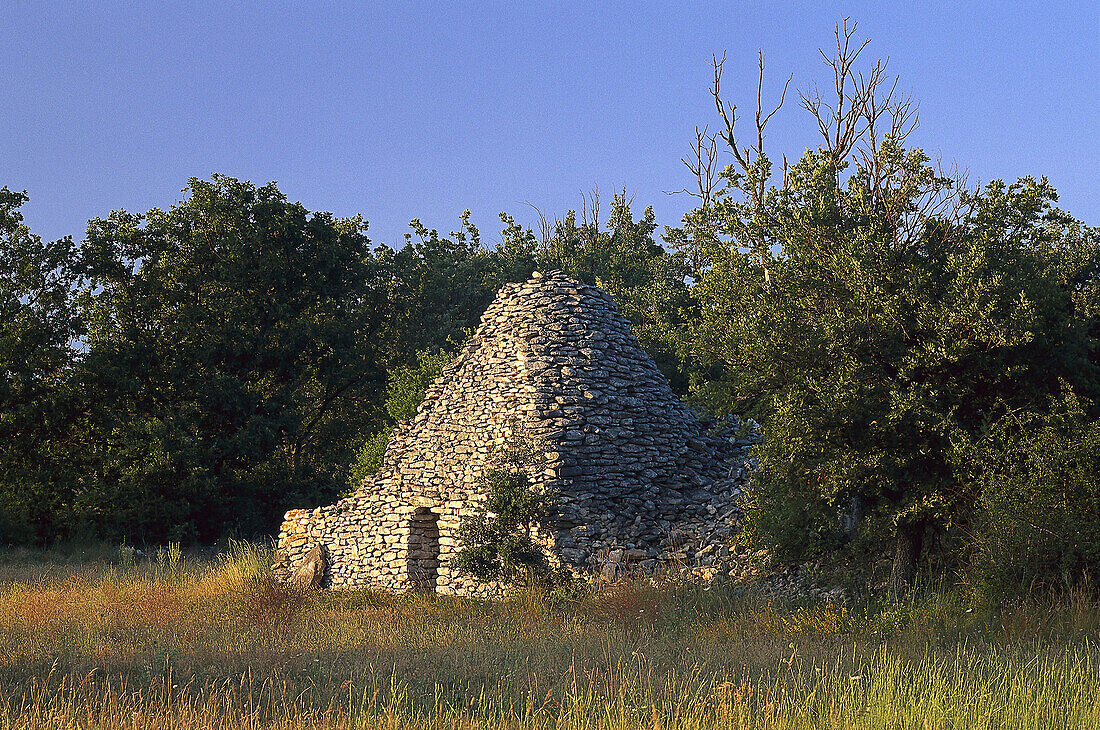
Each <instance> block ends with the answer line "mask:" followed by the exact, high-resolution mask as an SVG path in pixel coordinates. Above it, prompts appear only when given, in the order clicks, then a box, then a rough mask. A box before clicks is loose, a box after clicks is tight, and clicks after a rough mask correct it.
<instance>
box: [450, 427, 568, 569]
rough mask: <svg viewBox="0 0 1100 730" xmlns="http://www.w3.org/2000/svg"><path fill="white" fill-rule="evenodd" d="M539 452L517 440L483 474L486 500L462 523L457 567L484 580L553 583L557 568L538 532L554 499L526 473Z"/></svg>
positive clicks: (528, 444)
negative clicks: (524, 580) (538, 489)
mask: <svg viewBox="0 0 1100 730" xmlns="http://www.w3.org/2000/svg"><path fill="white" fill-rule="evenodd" d="M539 456H541V452H540V451H539V450H538V449H536V448H534V447H533V446H532V445H531V444H530V443H528V442H525V441H523V440H516V441H514V442H512V443H510V444H508V445H507V446H506V447H505V448H504V449H503V450H502V452H501V454H500V455H499V464H498V465H497V466H494V467H492V468H490V469H488V470H486V472H485V474H484V475H483V476H482V477H481V479H480V481H479V487H480V491H482V492H484V493H485V501H483V502H482V503H481V504H480V505H478V507H477V509H476V512H475V514H474V515H472V516H469V517H464V518H463V520H462V524H461V525H460V526H459V531H458V538H459V541H460V543H461V544H462V548H461V549H460V550H459V552H458V554H457V555H456V556H455V560H454V566H455V567H456V568H457V569H458V570H459V571H461V572H463V573H467V574H469V575H472V576H473V577H474V578H476V579H477V580H479V581H481V582H483V583H488V582H490V581H495V580H499V581H503V582H505V583H514V582H516V581H517V580H518V579H521V578H527V579H529V580H531V579H533V580H534V581H537V582H544V583H545V582H548V581H550V579H551V578H552V574H553V569H552V567H551V565H550V561H549V560H548V559H547V557H546V554H545V552H544V551H543V549H542V548H541V547H540V546H539V545H538V543H537V542H536V540H535V536H534V531H535V530H536V529H537V527H538V526H539V525H541V524H544V523H545V521H546V518H547V516H548V514H549V513H550V508H551V505H552V500H551V498H550V496H549V495H547V494H545V493H543V492H539V491H536V490H535V488H534V486H533V485H532V483H531V479H530V477H529V476H528V475H527V471H526V469H527V468H528V467H529V466H531V465H533V464H534V463H536V462H537V461H538V457H539Z"/></svg>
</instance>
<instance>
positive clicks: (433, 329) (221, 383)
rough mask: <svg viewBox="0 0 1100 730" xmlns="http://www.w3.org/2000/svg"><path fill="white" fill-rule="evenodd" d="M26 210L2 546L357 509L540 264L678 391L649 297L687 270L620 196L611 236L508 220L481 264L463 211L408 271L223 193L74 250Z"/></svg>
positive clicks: (7, 383) (10, 214)
mask: <svg viewBox="0 0 1100 730" xmlns="http://www.w3.org/2000/svg"><path fill="white" fill-rule="evenodd" d="M25 200H26V196H25V195H24V194H22V193H16V192H12V191H10V190H8V189H7V188H4V189H3V191H0V215H2V218H0V231H2V233H0V257H2V259H0V265H2V267H3V279H2V280H0V307H2V314H3V317H2V322H3V324H2V325H0V337H2V340H0V343H2V344H0V357H2V360H0V375H2V381H0V388H2V390H0V430H2V431H0V529H2V530H3V540H4V541H5V542H48V541H51V540H55V539H58V538H60V537H66V536H71V535H73V534H74V533H92V534H95V535H98V536H100V537H103V538H106V539H112V540H122V539H126V540H131V541H139V542H140V541H149V542H163V541H165V540H183V541H213V540H215V539H218V538H220V537H223V536H225V535H227V534H237V535H246V536H258V535H264V534H270V533H271V531H272V530H273V529H274V528H275V527H276V526H277V524H278V519H279V517H280V515H281V514H282V513H283V512H284V511H285V510H286V509H289V508H290V507H293V506H302V505H309V504H320V503H323V502H326V501H332V500H333V499H335V498H336V497H337V496H338V495H339V494H340V493H341V492H343V491H345V490H346V489H347V488H348V484H349V479H350V476H351V471H352V470H353V469H354V467H355V464H356V461H357V460H356V456H357V454H358V453H359V452H360V451H361V450H362V447H363V445H364V442H366V441H369V440H370V439H371V437H376V436H377V435H378V434H386V433H388V431H389V429H390V428H391V427H392V426H393V425H394V423H395V421H396V419H398V418H401V417H406V416H407V415H408V413H409V412H412V411H415V408H416V405H417V404H418V402H419V398H420V397H421V396H422V392H423V388H424V387H425V386H426V383H425V382H420V380H422V379H423V377H426V376H424V375H423V373H422V371H424V370H425V368H427V369H428V371H429V375H430V372H431V369H432V368H435V369H436V370H438V367H440V366H441V358H446V357H447V356H448V353H453V351H454V350H455V349H456V348H457V347H458V346H459V345H460V344H461V342H462V341H463V340H464V339H465V337H466V336H467V335H468V334H469V333H470V332H471V331H472V329H473V328H474V327H476V325H477V322H478V319H479V318H480V316H481V313H482V312H483V311H484V310H485V308H486V307H487V306H488V304H489V302H490V301H491V300H492V298H493V296H494V295H495V293H496V291H497V289H499V288H500V286H501V285H503V284H504V283H506V282H511V281H523V280H525V279H526V278H527V277H529V276H530V274H531V271H532V270H534V269H536V268H539V267H543V268H551V267H552V268H562V269H566V270H568V271H570V272H572V273H573V274H574V275H576V276H578V277H579V278H582V279H585V280H587V281H589V282H592V283H597V282H598V283H600V284H601V285H602V286H605V287H606V288H607V289H608V290H609V291H611V292H613V293H615V294H617V295H618V296H619V298H620V300H621V301H622V303H623V307H624V311H626V312H628V313H629V315H630V316H631V317H632V318H633V319H634V320H635V321H636V322H637V323H638V325H639V329H638V332H639V336H640V337H642V338H643V339H645V340H648V341H649V342H652V343H653V348H652V349H653V350H654V352H657V353H661V352H662V350H664V351H665V355H664V357H663V362H664V364H665V367H666V368H668V372H669V374H670V376H671V378H672V380H673V381H674V382H681V383H683V382H685V381H684V377H683V376H682V375H681V374H680V373H679V371H678V369H677V368H678V361H677V360H676V358H675V353H674V350H673V349H672V348H671V347H670V346H669V345H668V344H667V343H666V342H663V341H662V340H661V338H662V337H664V336H665V330H664V329H663V327H664V324H665V323H671V322H672V321H673V320H674V318H675V316H676V314H675V312H673V311H666V310H665V309H664V308H663V307H662V306H661V304H662V301H660V300H659V299H655V298H654V295H655V294H656V295H657V296H658V297H661V298H663V299H670V298H679V299H681V300H684V301H686V297H687V287H686V285H685V284H684V274H683V272H682V270H681V269H675V270H674V268H675V267H676V266H677V264H676V262H677V261H682V257H680V256H670V255H669V254H667V253H666V252H665V250H664V249H663V248H662V247H661V246H660V245H658V244H657V243H656V242H655V241H654V238H653V233H654V230H655V224H654V222H653V215H652V212H651V211H646V214H645V216H644V217H643V218H642V219H641V220H640V221H635V220H634V219H633V216H632V214H631V212H630V208H629V205H628V203H627V201H626V200H624V199H623V198H622V197H621V196H618V197H616V198H615V200H614V202H613V204H612V206H611V207H612V211H611V219H610V222H609V226H608V227H606V228H605V227H603V226H601V225H600V224H599V223H598V222H597V220H596V219H595V217H593V219H592V220H590V221H588V222H581V223H578V222H577V221H576V218H575V216H573V215H569V216H566V218H565V219H564V220H562V221H560V222H557V223H555V224H554V226H553V231H552V233H551V234H550V235H549V236H548V237H547V238H546V239H544V240H542V241H538V240H536V237H535V236H534V234H533V233H532V232H531V231H530V230H527V229H524V228H522V227H520V226H519V225H517V224H516V223H515V222H514V221H513V220H512V219H510V218H508V217H507V216H502V219H503V220H504V226H503V231H502V233H501V241H500V243H499V245H496V246H491V247H489V246H485V245H484V244H483V243H482V240H481V235H480V232H479V231H478V229H477V228H476V227H475V226H474V225H473V224H472V223H471V222H470V221H469V218H468V215H466V214H464V215H463V216H462V219H461V222H462V225H461V228H460V230H458V231H455V232H453V233H451V234H450V235H449V236H441V235H440V234H439V233H438V232H437V231H435V230H428V229H427V228H425V227H423V226H422V225H420V223H419V222H417V221H414V222H413V223H412V226H411V227H412V232H411V233H410V234H409V235H408V236H407V241H406V244H405V246H403V247H402V248H400V249H399V250H396V251H395V250H393V249H391V248H388V247H386V246H374V245H372V244H371V242H370V240H369V238H368V237H367V235H366V223H365V222H364V221H363V220H362V219H360V218H351V219H336V218H333V217H332V216H331V215H329V214H327V213H310V212H309V211H307V210H305V209H304V208H303V207H302V206H301V205H300V204H297V203H291V202H288V201H287V199H286V197H285V196H284V195H283V194H282V193H280V192H279V190H278V189H277V187H276V186H275V185H266V186H264V187H262V188H256V187H255V186H253V185H252V184H250V183H247V182H241V181H238V180H234V179H232V178H228V177H223V176H214V178H213V179H212V180H209V181H203V180H192V181H191V183H190V185H189V187H188V189H187V191H186V197H185V199H184V200H183V201H182V202H180V203H178V204H176V205H174V206H172V207H171V208H170V209H168V210H167V211H163V210H159V209H154V210H151V211H149V212H148V213H146V214H144V215H134V214H130V213H126V212H123V211H116V212H114V213H112V214H110V215H109V216H108V217H107V218H105V219H96V220H93V221H91V222H90V223H89V224H88V229H87V234H86V237H85V239H84V241H83V242H82V243H81V244H80V245H76V244H74V242H73V241H71V240H69V239H64V240H61V241H57V242H53V243H46V242H43V241H42V240H41V239H40V238H39V237H37V236H35V235H34V234H33V233H31V232H30V231H29V230H28V229H27V228H26V226H25V225H24V224H23V222H22V218H21V216H20V213H19V207H20V206H21V205H22V203H24V202H25ZM681 268H682V267H681ZM662 288H667V289H668V291H667V292H665V293H663V294H661V293H658V290H660V289H662ZM657 318H659V320H658V319H657ZM410 381H411V382H412V383H413V385H412V386H409V387H411V391H409V388H408V387H407V388H406V390H405V391H403V390H401V385H400V384H401V383H402V382H405V383H408V382H410ZM387 384H388V385H389V387H388V388H387ZM407 391H408V392H407ZM387 395H388V397H387ZM395 403H396V405H395ZM402 409H403V410H402ZM359 476H361V474H360V475H359Z"/></svg>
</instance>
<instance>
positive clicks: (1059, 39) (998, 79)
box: [0, 0, 1100, 244]
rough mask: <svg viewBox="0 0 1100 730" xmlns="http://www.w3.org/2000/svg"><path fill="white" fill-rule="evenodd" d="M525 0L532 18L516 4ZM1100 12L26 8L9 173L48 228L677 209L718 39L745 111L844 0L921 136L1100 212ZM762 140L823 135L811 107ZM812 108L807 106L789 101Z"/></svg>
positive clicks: (4, 109)
mask: <svg viewBox="0 0 1100 730" xmlns="http://www.w3.org/2000/svg"><path fill="white" fill-rule="evenodd" d="M521 7H522V8H531V9H521ZM1098 8H1100V3H1096V2H1095V1H1094V0H1093V1H1092V2H1068V1H1067V2H1057V1H1051V2H1042V3H1035V2H1027V3H1024V2H1020V3H1016V2H997V1H996V0H993V1H991V0H984V1H983V2H958V1H955V2H943V3H921V2H905V3H887V2H872V1H867V2H846V3H841V2H804V3H803V2H794V1H789V2H778V1H777V2H716V1H712V2H700V3H692V4H679V3H674V2H606V1H605V2H586V3H564V2H552V3H537V4H536V3H516V2H501V3H474V2H466V3H459V2H453V3H423V4H418V3H409V2H384V3H383V2H377V3H352V2H340V3H336V2H333V3H327V2H324V3H323V2H306V1H303V0H300V1H298V2H287V3H282V2H273V1H270V0H265V1H263V2H232V1H228V0H216V1H213V2H187V1H186V0H179V1H177V2H133V1H132V0H127V1H126V2H113V3H112V2H79V3H78V2H31V1H30V0H5V2H4V9H3V14H2V17H3V22H2V24H0V69H2V76H0V79H2V89H3V93H2V94H0V185H7V186H9V187H11V188H16V189H26V190H27V191H28V192H29V194H30V196H31V201H30V203H29V204H28V205H27V206H26V207H25V208H24V212H25V214H26V217H27V221H28V223H29V224H30V225H31V227H32V228H33V229H34V230H35V231H36V232H38V233H39V234H41V235H42V236H43V237H47V238H56V237H59V236H61V235H65V234H73V235H75V236H76V237H78V238H79V237H82V234H83V230H84V227H85V223H86V221H87V220H88V219H89V218H91V217H94V216H106V215H107V214H108V213H109V212H110V211H111V210H114V209H118V208H125V209H127V210H130V211H145V210H147V209H149V208H151V207H154V206H158V207H167V206H169V205H170V204H171V203H173V202H175V201H177V200H179V199H180V197H181V190H182V188H183V187H184V186H185V185H186V183H187V179H188V178H189V177H209V176H210V174H211V173H214V172H220V173H225V174H227V175H232V176H235V177H239V178H243V179H249V180H252V181H253V182H255V183H257V184H262V183H264V182H267V181H270V180H276V181H278V183H279V186H280V188H281V189H282V190H283V191H284V192H285V193H286V194H287V195H288V196H289V197H290V198H291V199H292V200H300V201H302V203H304V204H305V205H306V206H307V207H309V208H310V209H314V210H318V209H319V210H330V211H332V212H334V213H335V214H337V215H349V214H352V213H362V214H363V215H364V216H366V218H367V219H368V220H369V221H370V222H371V228H370V231H371V237H372V238H373V239H374V240H375V241H376V242H381V243H389V244H394V243H396V242H399V241H400V240H401V236H402V234H403V232H404V231H405V230H407V223H408V221H409V219H411V218H414V217H418V218H420V219H421V220H422V221H423V222H424V223H425V225H428V226H429V227H434V228H439V229H440V230H442V231H449V230H452V229H453V228H455V227H457V225H458V214H459V213H460V212H461V211H462V210H463V209H465V208H469V209H470V210H471V211H472V212H473V217H474V222H475V223H476V224H478V225H479V227H480V228H481V229H482V231H483V234H484V236H485V238H486V239H487V240H488V241H489V242H493V241H495V240H496V239H497V235H496V232H497V230H498V229H499V226H498V224H497V218H496V215H497V213H498V212H499V211H501V210H506V211H509V212H511V213H513V214H514V215H515V216H516V217H517V218H518V219H519V220H521V221H522V222H525V223H529V224H530V223H533V221H534V214H533V211H532V210H531V209H530V208H529V207H527V206H526V205H525V203H532V204H534V205H536V206H538V207H539V208H541V209H542V210H543V211H544V212H545V213H547V214H549V215H551V216H553V215H561V214H564V212H565V211H566V210H567V209H569V208H578V207H579V205H580V201H581V193H582V192H583V191H587V190H591V189H592V188H593V187H594V186H598V187H599V188H600V190H601V191H602V192H603V194H604V196H605V198H606V197H609V196H610V193H611V190H612V189H615V188H621V187H624V186H625V188H626V190H627V192H628V193H629V194H632V195H634V196H635V201H636V205H637V207H638V208H639V209H640V208H641V207H643V206H644V205H653V207H654V208H655V210H656V212H657V219H658V222H659V223H661V224H675V223H677V222H678V221H679V218H680V216H681V215H682V214H683V213H684V211H685V210H687V209H688V208H689V207H690V204H691V200H690V199H689V198H687V197H685V196H682V195H681V196H670V195H666V194H665V193H664V191H666V190H672V189H678V188H681V187H683V186H685V185H687V184H689V182H690V180H689V177H688V174H687V172H686V170H684V169H683V167H682V165H681V164H680V158H681V157H682V156H683V155H684V154H685V153H686V152H687V150H688V145H689V143H690V141H691V140H692V139H693V130H694V128H695V126H696V125H702V124H706V123H712V124H713V122H714V121H715V119H714V116H715V115H714V110H713V106H712V104H711V100H710V98H709V96H708V91H707V90H708V86H709V83H710V74H711V71H710V68H709V61H710V54H711V53H712V52H715V53H719V54H721V53H722V52H723V51H726V52H727V53H728V61H727V63H726V74H725V77H724V81H725V85H726V87H727V91H728V94H729V96H730V98H731V99H733V100H734V101H737V102H739V103H741V104H742V105H743V106H744V107H748V106H750V105H751V103H752V95H753V94H754V84H755V62H756V59H755V56H756V50H757V48H763V49H764V51H765V54H766V57H767V63H768V76H767V78H766V90H770V91H772V92H773V93H777V92H778V89H779V87H780V86H781V84H782V81H783V79H785V78H786V77H787V75H789V74H791V73H793V74H794V80H793V82H792V86H797V87H799V88H805V87H806V86H807V85H808V84H809V83H811V82H812V81H815V80H816V81H819V82H825V81H827V76H826V75H825V74H826V73H827V69H825V68H824V67H823V65H822V63H821V59H820V57H819V56H818V54H817V49H818V48H819V47H822V46H828V45H829V44H830V43H831V42H832V36H831V34H832V27H833V24H834V23H835V22H836V21H837V20H838V19H839V18H840V17H842V16H843V15H849V16H851V17H852V19H854V20H856V21H857V22H858V23H859V30H860V34H861V35H862V36H863V37H865V38H870V39H871V45H870V47H869V48H868V50H867V51H866V54H868V58H871V57H874V56H888V57H889V58H890V69H891V70H892V71H893V73H895V74H896V75H898V76H900V77H901V82H900V88H902V89H903V90H905V91H907V92H909V93H910V94H911V95H912V96H914V97H915V98H917V99H919V100H920V102H921V107H920V117H921V127H920V129H919V130H918V131H917V133H916V134H915V135H914V136H913V137H911V138H910V141H911V142H913V143H915V144H918V145H920V146H923V147H924V148H925V149H926V151H928V152H929V153H930V154H931V155H932V156H933V157H937V156H938V157H942V158H943V159H944V160H945V161H947V162H955V163H958V164H959V165H961V166H963V167H965V168H967V169H968V170H969V171H970V177H971V180H972V181H987V180H989V179H992V178H1004V179H1009V180H1014V179H1015V178H1016V177H1018V176H1021V175H1028V174H1032V175H1036V176H1038V175H1047V176H1048V177H1049V178H1050V179H1051V181H1052V182H1053V183H1054V185H1055V186H1056V187H1057V188H1058V190H1059V192H1060V194H1061V206H1062V207H1063V208H1065V209H1067V210H1069V211H1070V212H1072V213H1074V214H1075V215H1076V216H1077V217H1078V218H1081V219H1083V220H1085V221H1086V222H1087V223H1089V224H1091V225H1098V224H1100V10H1098ZM788 101H789V103H788V106H787V107H786V108H785V109H784V110H783V111H781V112H780V114H779V115H777V117H776V119H775V120H774V121H773V125H772V127H771V130H772V133H771V135H770V138H769V139H768V140H767V143H768V146H769V149H770V150H772V151H773V152H774V153H783V152H785V153H786V154H787V155H788V157H797V156H798V155H799V154H801V152H802V151H803V150H804V149H805V148H806V147H807V146H809V145H813V144H815V141H814V138H813V136H812V134H813V126H812V124H811V120H810V119H809V117H808V116H807V115H806V113H805V112H803V111H802V110H800V109H799V108H798V106H797V103H791V97H788ZM794 102H797V99H796V98H795V99H794Z"/></svg>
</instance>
